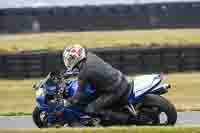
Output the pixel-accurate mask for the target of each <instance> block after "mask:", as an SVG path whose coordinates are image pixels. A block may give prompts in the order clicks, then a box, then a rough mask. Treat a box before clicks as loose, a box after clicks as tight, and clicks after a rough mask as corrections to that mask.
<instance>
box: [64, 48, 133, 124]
mask: <svg viewBox="0 0 200 133" xmlns="http://www.w3.org/2000/svg"><path fill="white" fill-rule="evenodd" d="M63 61H64V64H65V66H66V67H67V69H68V70H74V69H78V70H79V74H78V84H79V88H78V91H77V92H76V94H75V96H73V97H72V98H70V100H69V101H70V102H71V103H72V104H78V103H81V102H83V101H84V100H85V99H87V96H85V95H84V93H83V92H84V86H85V85H86V84H87V83H90V84H92V86H93V87H94V88H95V89H96V90H95V91H96V94H97V97H96V98H95V100H93V101H91V102H89V103H88V105H87V106H86V107H85V108H84V111H85V112H86V113H88V114H90V115H94V114H101V115H102V116H106V117H108V118H111V119H112V120H113V121H118V123H119V121H121V122H126V121H127V120H129V118H130V116H129V115H127V114H124V113H117V112H114V111H112V110H110V109H109V110H108V109H107V108H109V107H111V106H112V105H114V104H117V103H118V102H120V103H122V102H124V103H127V99H128V96H129V94H130V86H129V83H128V81H127V79H126V77H125V75H124V74H123V73H122V72H120V71H119V70H117V69H115V68H114V67H112V66H111V65H110V64H108V63H106V62H105V61H104V60H102V59H101V58H100V57H98V56H97V55H95V54H94V53H92V52H88V51H87V50H86V49H85V48H84V47H82V46H80V45H74V46H72V47H68V48H65V49H64V52H63ZM105 119H107V118H105Z"/></svg>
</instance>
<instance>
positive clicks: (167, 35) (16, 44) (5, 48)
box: [0, 29, 200, 53]
mask: <svg viewBox="0 0 200 133" xmlns="http://www.w3.org/2000/svg"><path fill="white" fill-rule="evenodd" d="M199 34H200V29H156V30H125V31H97V32H52V33H32V34H31V33H30V34H9V35H1V36H0V44H1V45H0V51H1V53H2V52H19V51H29V50H36V51H37V50H55V49H63V48H64V47H65V46H66V45H67V44H74V43H80V44H83V45H85V46H86V47H89V48H93V47H95V48H96V47H98V48H99V47H127V46H133V47H138V46H151V45H152V44H157V45H180V44H181V45H188V44H200V38H199Z"/></svg>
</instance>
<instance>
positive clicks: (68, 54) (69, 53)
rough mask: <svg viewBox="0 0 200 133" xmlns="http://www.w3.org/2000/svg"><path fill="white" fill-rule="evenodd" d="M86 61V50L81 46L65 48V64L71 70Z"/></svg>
mask: <svg viewBox="0 0 200 133" xmlns="http://www.w3.org/2000/svg"><path fill="white" fill-rule="evenodd" d="M84 59H86V50H85V48H83V47H82V46H80V45H73V46H72V47H69V48H65V50H64V52H63V61H64V64H65V66H66V67H67V68H68V69H70V70H72V69H74V68H75V67H77V65H78V64H79V63H80V62H81V61H83V60H84Z"/></svg>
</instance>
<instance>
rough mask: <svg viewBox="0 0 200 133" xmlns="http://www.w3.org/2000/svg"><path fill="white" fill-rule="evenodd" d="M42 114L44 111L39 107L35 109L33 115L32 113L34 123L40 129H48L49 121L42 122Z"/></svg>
mask: <svg viewBox="0 0 200 133" xmlns="http://www.w3.org/2000/svg"><path fill="white" fill-rule="evenodd" d="M41 113H42V111H41V110H40V109H39V108H38V107H35V109H34V110H33V113H32V118H33V122H34V123H35V125H36V126H37V127H38V128H46V127H47V121H42V120H41Z"/></svg>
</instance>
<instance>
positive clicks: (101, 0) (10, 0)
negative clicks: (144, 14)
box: [0, 0, 200, 8]
mask: <svg viewBox="0 0 200 133" xmlns="http://www.w3.org/2000/svg"><path fill="white" fill-rule="evenodd" d="M176 1H184V2H187V1H188V2H189V1H200V0H0V8H14V7H30V6H31V7H38V6H81V5H101V4H120V3H122V4H133V3H155V2H176Z"/></svg>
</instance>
